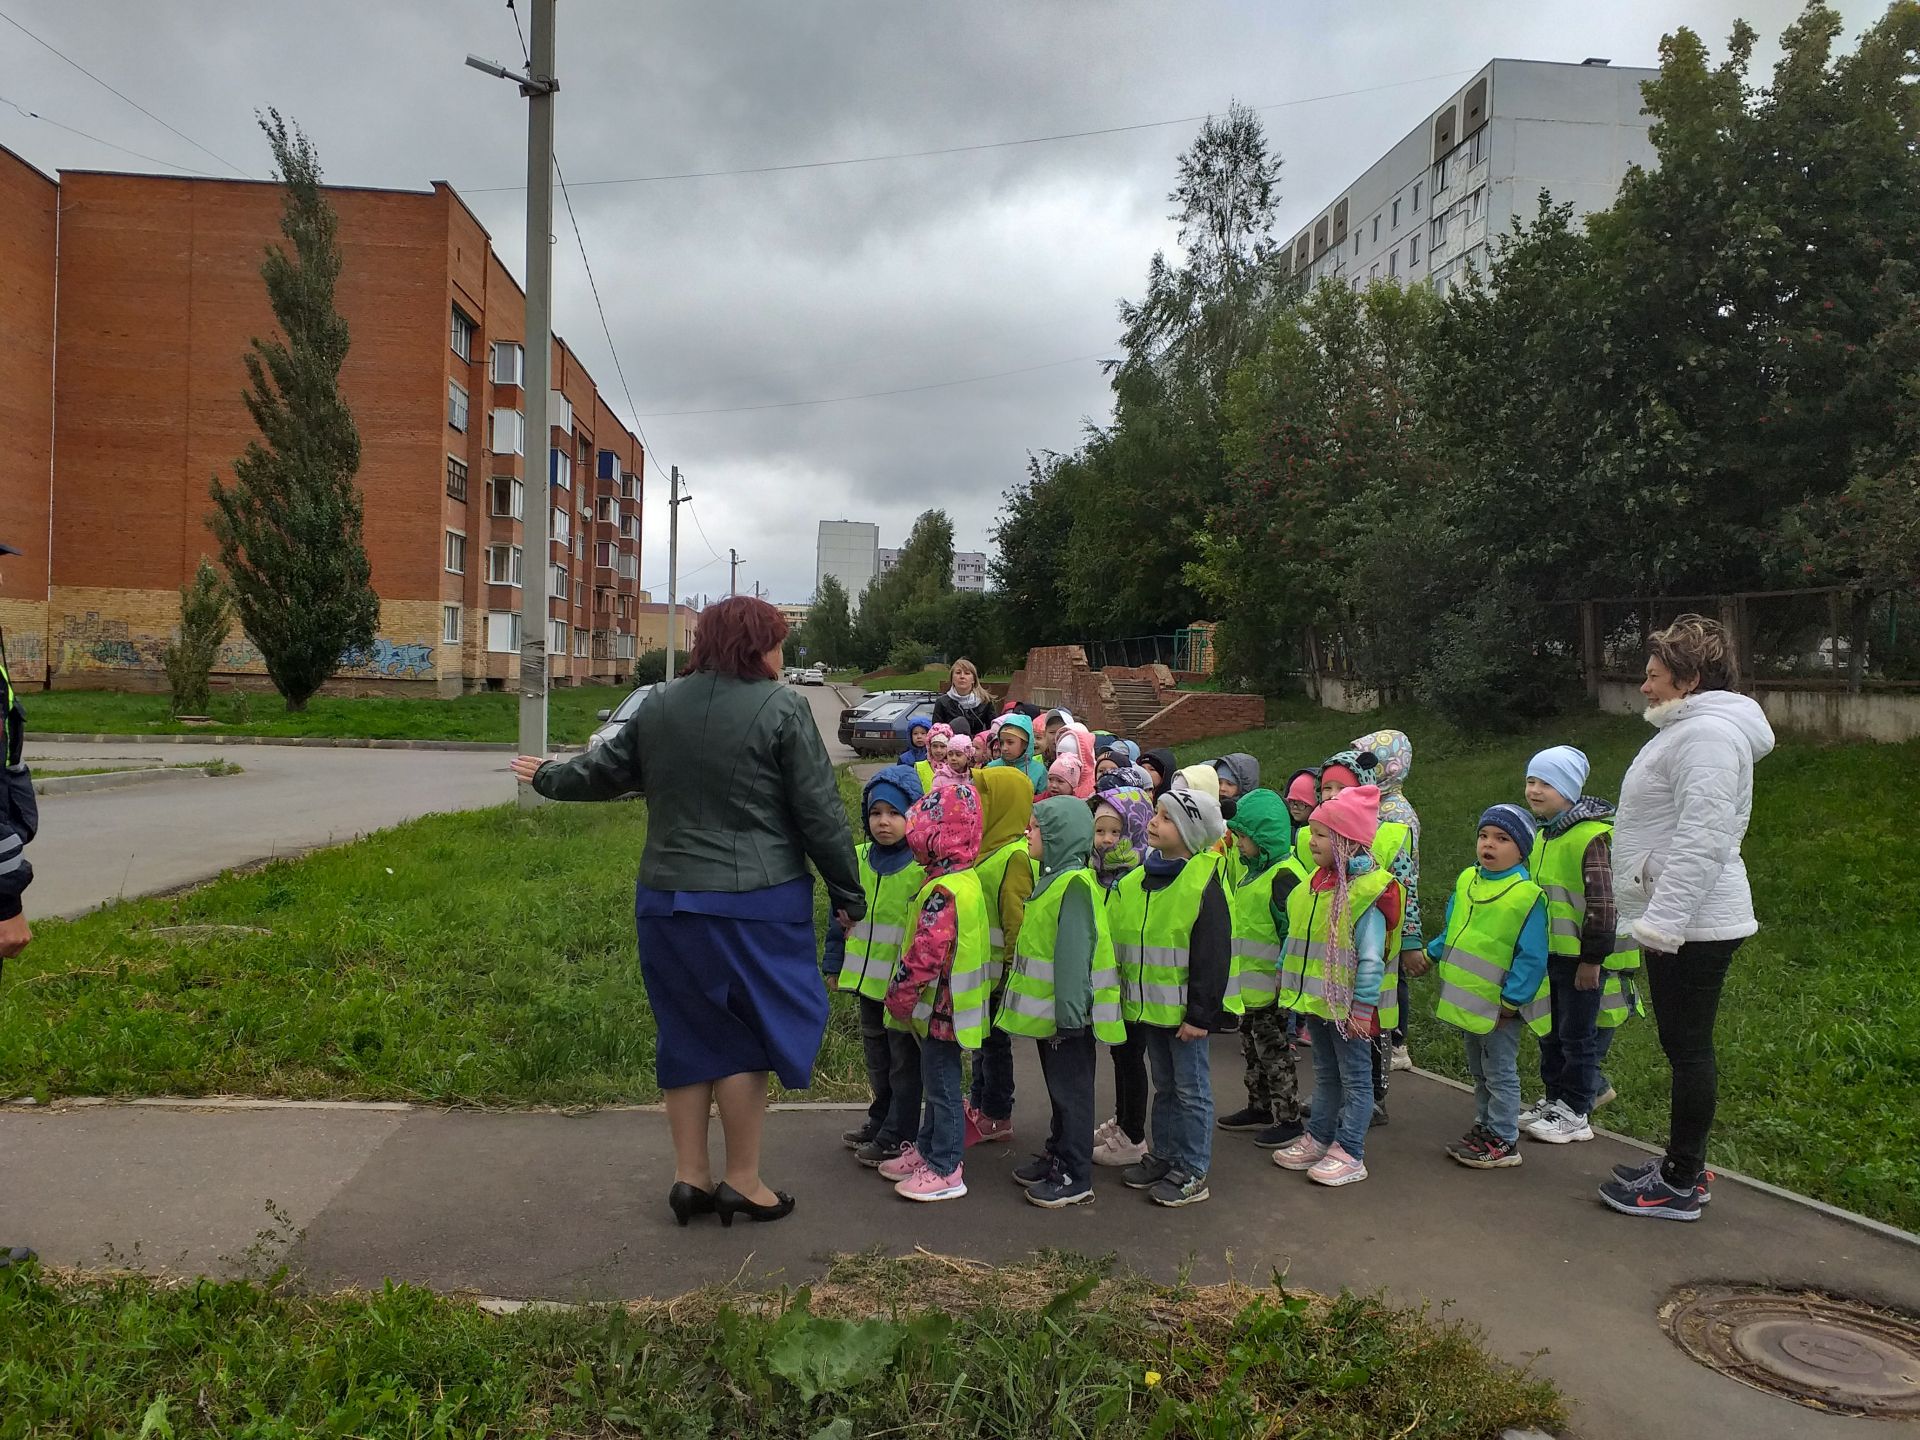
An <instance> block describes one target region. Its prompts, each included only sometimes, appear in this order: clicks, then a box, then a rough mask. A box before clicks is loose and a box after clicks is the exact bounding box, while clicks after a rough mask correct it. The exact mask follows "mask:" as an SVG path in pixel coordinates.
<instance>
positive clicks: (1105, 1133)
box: [1093, 1115, 1120, 1145]
mask: <svg viewBox="0 0 1920 1440" xmlns="http://www.w3.org/2000/svg"><path fill="white" fill-rule="evenodd" d="M1119 1133H1120V1117H1119V1116H1118V1115H1109V1116H1108V1117H1107V1118H1106V1119H1105V1120H1102V1121H1101V1122H1100V1123H1099V1124H1098V1125H1096V1126H1094V1127H1093V1143H1094V1144H1096V1145H1098V1144H1099V1143H1100V1142H1101V1141H1102V1140H1110V1139H1112V1138H1113V1137H1114V1136H1115V1135H1118V1134H1119Z"/></svg>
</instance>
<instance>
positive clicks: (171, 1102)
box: [0, 1095, 867, 1116]
mask: <svg viewBox="0 0 1920 1440" xmlns="http://www.w3.org/2000/svg"><path fill="white" fill-rule="evenodd" d="M109 1108H119V1109H129V1110H131V1109H143V1110H346V1111H366V1112H368V1113H382V1114H392V1113H400V1114H416V1113H418V1114H442V1115H451V1114H478V1115H561V1116H571V1115H576V1114H577V1115H600V1114H638V1115H664V1114H666V1113H667V1107H666V1105H665V1104H664V1103H662V1102H660V1101H641V1102H635V1103H631V1104H614V1105H583V1106H580V1107H578V1108H577V1109H575V1108H571V1107H568V1108H562V1107H559V1106H553V1105H498V1106H487V1105H442V1104H434V1103H425V1104H423V1103H419V1102H416V1101H412V1100H283V1099H280V1098H278V1097H276V1096H271V1095H131V1096H113V1095H62V1096H56V1097H55V1098H54V1099H52V1100H50V1101H48V1102H47V1103H45V1104H41V1103H40V1102H39V1101H37V1100H33V1099H30V1098H14V1099H4V1100H0V1115H35V1114H38V1115H57V1114H59V1113H60V1112H62V1111H64V1110H104V1109H109ZM767 1110H768V1111H769V1112H770V1113H786V1112H788V1111H797V1112H806V1111H824V1112H826V1113H829V1114H851V1113H852V1112H854V1111H856V1110H857V1111H859V1112H861V1113H862V1114H864V1113H865V1112H866V1110H867V1105H866V1102H864V1101H861V1100H771V1101H769V1102H768V1103H767Z"/></svg>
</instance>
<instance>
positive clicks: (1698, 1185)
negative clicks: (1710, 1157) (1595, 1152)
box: [1613, 1155, 1720, 1205]
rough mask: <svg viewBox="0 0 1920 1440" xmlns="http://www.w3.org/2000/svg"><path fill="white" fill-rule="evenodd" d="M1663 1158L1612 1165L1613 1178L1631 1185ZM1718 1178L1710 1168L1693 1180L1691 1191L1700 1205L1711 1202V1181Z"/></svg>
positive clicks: (1655, 1168)
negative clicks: (1639, 1163) (1638, 1162)
mask: <svg viewBox="0 0 1920 1440" xmlns="http://www.w3.org/2000/svg"><path fill="white" fill-rule="evenodd" d="M1663 1159H1664V1157H1663V1156H1659V1155H1656V1156H1654V1157H1653V1159H1651V1160H1649V1161H1647V1162H1646V1163H1645V1164H1642V1165H1616V1166H1614V1167H1613V1178H1614V1179H1616V1180H1618V1181H1620V1182H1621V1183H1622V1184H1624V1185H1631V1184H1633V1183H1634V1181H1636V1180H1638V1179H1640V1178H1641V1177H1642V1176H1644V1175H1650V1174H1652V1173H1653V1172H1654V1171H1655V1170H1658V1169H1659V1168H1660V1165H1661V1162H1662V1160H1663ZM1719 1178H1720V1177H1719V1176H1717V1175H1715V1174H1714V1173H1713V1171H1711V1170H1702V1171H1701V1172H1700V1178H1699V1179H1698V1180H1696V1181H1694V1182H1693V1193H1694V1194H1695V1195H1698V1196H1699V1197H1700V1203H1701V1204H1702V1205H1707V1204H1710V1203H1712V1200H1713V1182H1714V1181H1715V1180H1717V1179H1719Z"/></svg>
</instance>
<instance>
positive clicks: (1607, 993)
mask: <svg viewBox="0 0 1920 1440" xmlns="http://www.w3.org/2000/svg"><path fill="white" fill-rule="evenodd" d="M1645 1013H1646V1012H1645V1011H1644V1010H1643V1009H1642V1008H1641V1006H1640V992H1639V991H1638V990H1636V989H1635V988H1634V985H1633V975H1632V973H1631V972H1621V971H1617V970H1609V971H1608V972H1607V978H1606V983H1605V984H1603V985H1602V986H1601V987H1600V1016H1599V1019H1598V1021H1597V1023H1598V1025H1599V1027H1600V1029H1602V1030H1617V1029H1618V1028H1619V1027H1620V1026H1622V1025H1624V1024H1626V1023H1627V1021H1629V1020H1631V1019H1632V1018H1633V1017H1634V1016H1635V1015H1643V1014H1645Z"/></svg>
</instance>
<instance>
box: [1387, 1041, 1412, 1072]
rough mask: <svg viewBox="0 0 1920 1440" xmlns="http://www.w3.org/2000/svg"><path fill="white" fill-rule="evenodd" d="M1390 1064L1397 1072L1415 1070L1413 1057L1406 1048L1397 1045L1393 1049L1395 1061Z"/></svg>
mask: <svg viewBox="0 0 1920 1440" xmlns="http://www.w3.org/2000/svg"><path fill="white" fill-rule="evenodd" d="M1388 1063H1389V1065H1390V1066H1391V1067H1392V1068H1393V1069H1395V1070H1411V1069H1412V1068H1413V1056H1412V1055H1411V1054H1410V1053H1409V1052H1408V1050H1407V1047H1406V1046H1404V1045H1396V1046H1394V1047H1393V1059H1392V1060H1391V1061H1389V1062H1388Z"/></svg>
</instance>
